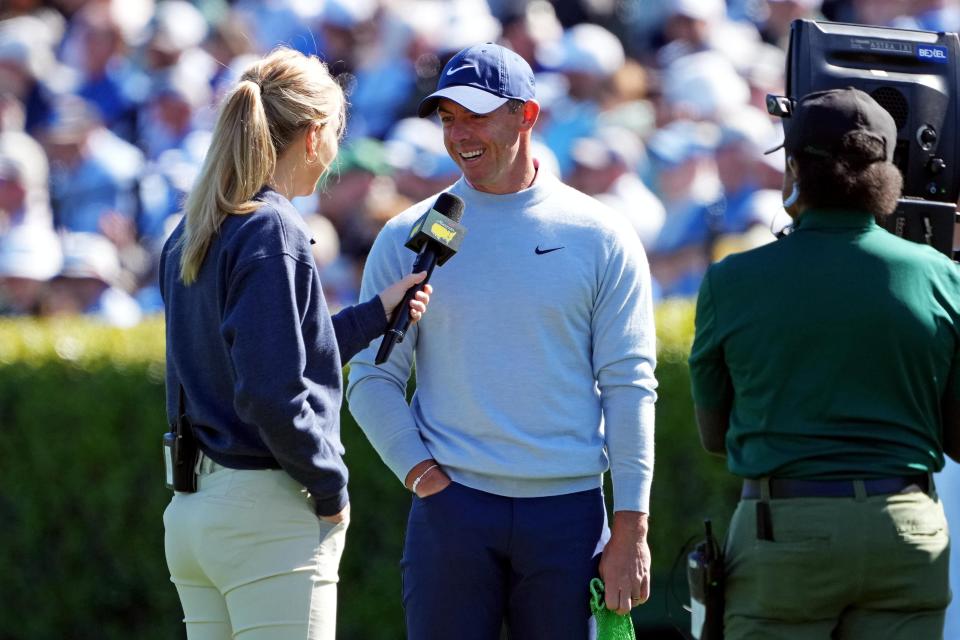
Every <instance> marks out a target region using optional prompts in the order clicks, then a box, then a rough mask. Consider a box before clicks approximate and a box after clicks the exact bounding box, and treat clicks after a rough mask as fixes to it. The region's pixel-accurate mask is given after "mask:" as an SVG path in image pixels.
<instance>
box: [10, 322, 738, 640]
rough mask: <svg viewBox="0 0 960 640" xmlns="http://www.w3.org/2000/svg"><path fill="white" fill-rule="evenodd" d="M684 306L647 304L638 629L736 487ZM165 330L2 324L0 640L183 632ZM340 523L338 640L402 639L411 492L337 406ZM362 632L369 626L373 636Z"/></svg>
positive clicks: (661, 607)
mask: <svg viewBox="0 0 960 640" xmlns="http://www.w3.org/2000/svg"><path fill="white" fill-rule="evenodd" d="M692 313H693V312H692V308H691V306H690V305H689V304H672V305H664V306H661V308H660V309H658V327H659V337H660V348H659V356H660V363H659V366H658V368H657V376H658V378H659V380H660V400H659V401H658V404H657V439H656V446H657V464H656V479H655V482H654V489H653V505H652V508H651V511H652V514H653V515H652V518H651V534H650V535H651V547H652V550H653V555H654V568H653V574H654V598H653V599H652V600H651V602H650V603H649V604H648V605H646V606H645V607H641V608H638V609H637V610H635V614H634V615H635V619H636V621H637V626H638V627H639V628H648V629H654V628H658V627H659V628H667V627H669V626H670V625H671V624H674V623H675V624H677V625H678V626H685V625H686V624H687V622H686V619H685V617H684V615H685V614H683V612H682V610H681V609H680V607H679V605H678V603H677V601H678V600H679V599H681V598H685V597H686V596H685V593H686V588H685V585H684V582H683V577H682V575H681V573H682V570H683V565H682V564H681V565H680V566H679V572H678V573H677V575H676V580H675V584H674V585H673V586H674V591H675V592H676V595H677V598H676V599H672V598H668V597H667V596H668V593H669V592H670V590H671V589H670V588H669V585H668V575H669V573H670V569H671V565H672V563H673V561H674V559H675V558H676V557H677V552H678V551H679V549H680V547H681V545H682V543H683V541H684V540H686V539H687V538H688V537H690V536H691V535H694V534H697V533H699V532H700V530H701V528H702V527H701V524H700V523H701V520H702V518H703V517H704V516H712V517H714V518H715V519H716V520H717V521H718V523H719V524H720V528H721V529H722V528H724V527H725V522H726V518H727V517H728V515H729V513H730V512H731V510H732V506H733V504H734V502H735V499H736V484H735V482H734V481H733V479H732V478H731V477H730V476H729V475H728V474H727V473H726V471H725V469H724V467H723V463H722V460H719V459H716V458H712V457H710V456H707V455H706V454H704V453H703V452H702V451H701V449H700V447H699V442H698V440H697V436H696V430H695V428H694V426H693V418H692V407H691V402H690V394H689V376H688V373H687V367H686V357H687V353H688V351H689V343H690V335H691V330H692ZM165 428H166V426H165V417H164V403H163V324H162V322H161V321H159V320H151V321H149V322H146V323H143V324H141V325H140V326H138V327H136V328H134V329H131V330H126V331H122V330H116V329H107V328H103V327H98V326H96V325H93V324H90V323H88V322H85V321H81V320H76V321H72V322H56V323H53V322H30V321H2V322H0V464H2V469H3V476H2V478H3V485H2V486H3V489H2V490H0V549H2V550H3V552H2V553H0V576H2V578H0V580H2V582H0V584H2V585H3V588H0V593H2V595H3V597H2V598H0V639H7V638H11V639H12V638H18V639H19V638H24V639H27V638H29V639H31V640H33V639H43V638H65V637H69V638H72V639H75V640H82V639H85V638H91V639H92V638H97V639H103V640H111V639H114V638H117V639H120V638H124V639H126V638H131V637H136V638H138V640H153V639H157V640H160V639H164V640H166V639H169V638H182V637H183V632H182V629H181V625H180V617H181V613H180V609H179V603H178V602H177V597H176V591H175V590H174V588H173V586H172V585H171V584H170V582H169V579H168V575H167V572H166V566H165V563H164V558H163V525H162V521H161V516H162V514H163V509H164V507H165V505H166V503H167V501H168V499H169V493H168V492H167V490H166V489H165V488H164V487H163V482H162V462H161V455H160V435H161V434H162V433H163V431H164V430H165ZM342 431H343V440H344V445H345V446H346V448H347V458H346V460H347V464H348V466H349V467H350V470H351V497H352V517H351V520H352V522H351V526H350V531H349V534H348V537H347V548H346V552H345V554H344V558H343V563H342V565H341V588H340V613H339V616H340V622H339V633H338V638H341V639H345V640H352V639H357V640H360V639H362V640H396V639H397V638H402V637H403V630H402V629H403V624H402V609H401V604H400V595H399V594H400V574H399V558H400V550H401V548H402V544H403V531H404V527H405V525H406V517H407V509H408V507H409V500H410V498H409V495H408V494H407V493H406V492H405V491H404V490H403V488H402V487H401V486H400V484H399V482H397V481H396V479H395V478H394V477H393V476H392V474H390V472H389V471H388V470H387V469H386V467H385V466H383V464H382V463H381V462H380V460H379V458H377V456H376V454H375V452H374V451H373V449H372V448H371V447H370V445H369V444H368V443H367V441H366V439H365V437H364V436H363V434H362V433H361V432H360V430H359V428H358V427H357V426H356V424H355V423H354V422H353V420H352V418H351V417H350V414H349V412H348V411H346V410H344V412H343V425H342ZM371 629H373V630H371Z"/></svg>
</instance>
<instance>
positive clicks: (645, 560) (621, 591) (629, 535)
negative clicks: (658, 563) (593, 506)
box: [600, 511, 650, 615]
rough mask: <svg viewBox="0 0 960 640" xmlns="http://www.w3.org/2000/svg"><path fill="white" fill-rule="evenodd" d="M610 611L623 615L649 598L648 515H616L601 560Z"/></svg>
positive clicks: (617, 513)
mask: <svg viewBox="0 0 960 640" xmlns="http://www.w3.org/2000/svg"><path fill="white" fill-rule="evenodd" d="M600 579H601V580H603V587H604V600H605V602H606V605H607V609H610V610H613V611H616V612H617V613H619V614H621V615H623V614H625V613H629V612H630V609H632V608H633V607H635V606H637V605H638V604H642V603H644V602H646V601H647V598H649V597H650V547H648V546H647V514H645V513H641V512H639V511H617V512H616V513H614V514H613V527H611V532H610V541H609V542H607V546H606V547H604V548H603V554H602V555H601V556H600Z"/></svg>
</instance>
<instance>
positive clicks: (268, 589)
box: [163, 459, 347, 640]
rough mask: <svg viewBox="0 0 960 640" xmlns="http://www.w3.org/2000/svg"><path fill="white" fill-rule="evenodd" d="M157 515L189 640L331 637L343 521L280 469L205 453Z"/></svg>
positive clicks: (317, 639) (321, 639)
mask: <svg viewBox="0 0 960 640" xmlns="http://www.w3.org/2000/svg"><path fill="white" fill-rule="evenodd" d="M198 485H199V488H198V491H197V492H196V493H177V494H175V495H174V497H173V499H172V500H171V501H170V504H169V505H168V506H167V509H166V511H165V512H164V514H163V524H164V528H165V530H166V536H165V547H166V555H167V566H168V568H169V570H170V580H171V582H173V583H174V584H175V585H176V587H177V592H178V593H179V595H180V603H181V605H182V606H183V615H184V622H185V623H186V626H187V637H188V638H189V640H229V639H231V638H237V639H239V640H333V639H334V637H335V634H336V615H337V579H338V577H337V568H338V566H339V564H340V556H341V554H342V553H343V545H344V539H345V536H346V530H347V523H346V522H342V523H340V524H337V525H334V524H331V523H328V522H324V521H323V520H320V519H319V518H317V517H316V516H315V515H314V513H313V511H312V509H311V505H310V503H309V501H308V499H307V496H306V492H305V491H304V489H303V487H301V486H299V485H298V484H297V483H296V482H295V481H294V480H293V479H292V478H291V477H290V476H289V475H287V474H286V473H285V472H284V471H278V470H277V471H275V470H260V471H242V470H235V469H225V468H223V467H220V466H219V465H216V464H213V463H212V461H210V460H209V459H207V460H205V461H203V463H202V465H201V473H200V476H199V481H198Z"/></svg>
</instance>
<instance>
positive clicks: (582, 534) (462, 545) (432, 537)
mask: <svg viewBox="0 0 960 640" xmlns="http://www.w3.org/2000/svg"><path fill="white" fill-rule="evenodd" d="M608 539H609V531H608V529H607V522H606V509H605V508H604V503H603V493H602V492H601V490H600V489H599V488H598V489H593V490H590V491H580V492H577V493H571V494H566V495H560V496H549V497H545V498H507V497H504V496H498V495H493V494H490V493H485V492H483V491H478V490H476V489H471V488H469V487H465V486H463V485H461V484H457V483H455V482H454V483H452V484H451V485H450V486H449V487H447V488H446V489H444V490H443V491H441V492H440V493H437V494H434V495H432V496H429V497H427V498H423V499H421V498H417V497H414V498H413V504H412V506H411V508H410V518H409V521H408V522H407V536H406V540H405V542H404V549H403V560H402V562H401V569H402V574H403V605H404V610H405V613H406V622H407V637H408V638H409V640H450V639H451V638H457V639H458V640H498V639H499V638H500V630H501V626H502V625H503V624H504V623H506V626H507V628H508V629H509V633H510V638H513V639H517V640H589V639H590V638H593V637H594V635H595V632H594V630H593V623H592V621H591V619H590V607H589V604H588V602H589V597H590V592H589V583H590V579H591V578H593V577H595V576H596V575H597V566H598V563H599V560H600V555H599V554H600V552H601V551H602V550H603V545H604V544H606V541H607V540H608Z"/></svg>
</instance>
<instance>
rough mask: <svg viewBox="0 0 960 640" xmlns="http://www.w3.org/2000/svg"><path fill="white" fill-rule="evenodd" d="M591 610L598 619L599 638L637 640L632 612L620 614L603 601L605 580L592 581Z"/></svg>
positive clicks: (602, 639)
mask: <svg viewBox="0 0 960 640" xmlns="http://www.w3.org/2000/svg"><path fill="white" fill-rule="evenodd" d="M590 594H591V598H590V610H591V611H593V617H594V618H596V620H597V640H636V637H637V636H636V634H635V633H634V632H633V620H631V619H630V614H629V613H627V614H624V615H620V614H618V613H617V612H616V611H611V610H610V609H607V605H605V604H604V603H603V581H602V580H600V578H594V579H593V580H591V581H590Z"/></svg>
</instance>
